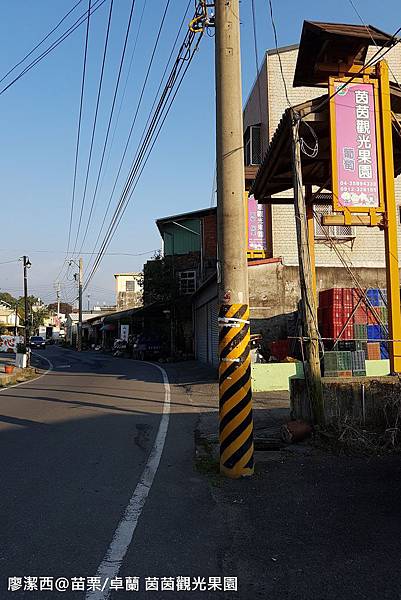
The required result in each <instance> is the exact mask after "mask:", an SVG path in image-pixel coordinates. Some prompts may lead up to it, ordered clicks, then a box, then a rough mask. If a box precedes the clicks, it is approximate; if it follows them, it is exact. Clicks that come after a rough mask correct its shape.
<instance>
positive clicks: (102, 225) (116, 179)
mask: <svg viewBox="0 0 401 600" xmlns="http://www.w3.org/2000/svg"><path fill="white" fill-rule="evenodd" d="M190 4H191V0H189V1H188V4H187V7H186V10H185V13H184V16H183V18H182V20H181V23H180V26H179V29H178V32H177V35H176V38H175V40H174V43H173V46H172V49H171V52H170V55H169V57H168V60H167V62H166V66H165V68H164V71H163V74H162V76H161V79H160V83H159V87H158V89H157V91H156V94H155V98H154V101H153V104H152V106H151V109H150V111H149V116H148V119H147V121H146V124H145V127H144V129H143V132H142V136H141V138H140V141H139V145H140V144H141V143H142V141H143V139H144V135H145V132H146V130H147V127H148V125H149V122H150V119H151V117H152V113H153V110H154V108H155V105H156V102H157V99H158V97H159V93H160V90H161V87H162V85H163V81H164V78H165V76H166V73H167V70H168V67H169V65H170V61H171V58H172V56H173V53H174V50H175V47H176V45H177V41H178V38H179V36H180V33H181V30H182V27H183V25H184V22H185V19H186V17H187V14H188V10H189V7H190ZM162 25H163V23H162V24H161V27H162ZM161 27H160V28H159V32H158V35H157V39H156V42H155V45H154V49H153V52H152V55H151V59H150V63H149V65H148V68H147V72H146V75H145V79H144V82H143V84H142V90H141V94H140V99H139V102H138V106H137V108H136V111H135V114H134V116H133V120H132V123H131V127H130V131H129V133H128V137H127V141H126V143H125V147H124V151H123V155H122V158H121V161H120V164H119V167H118V171H117V175H116V177H115V180H114V184H113V188H112V191H111V194H110V197H109V201H108V204H107V207H106V211H105V213H104V217H103V220H102V223H101V226H100V229H99V233H98V236H97V238H96V241H95V244H94V250H95V249H96V247H97V245H98V242H99V239H100V237H101V234H102V231H103V228H104V224H105V222H106V218H107V215H108V212H109V209H110V206H111V202H112V199H113V196H114V192H115V190H116V187H117V183H118V179H119V177H120V173H121V170H122V167H123V164H124V160H125V156H126V154H127V150H128V147H129V143H130V140H131V136H132V133H133V130H134V127H135V123H136V119H137V116H138V111H139V108H140V103H141V102H142V98H143V94H144V91H145V88H146V83H147V80H148V76H149V73H150V69H151V66H152V62H153V57H154V54H155V51H156V48H157V43H158V39H159V36H160V33H161ZM181 48H182V46H181ZM181 48H180V50H181ZM134 160H135V159H134ZM94 254H95V252H94ZM89 268H90V265H88V268H87V269H86V270H85V274H86V273H87V272H88V270H89Z"/></svg>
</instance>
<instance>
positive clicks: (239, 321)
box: [219, 304, 254, 479]
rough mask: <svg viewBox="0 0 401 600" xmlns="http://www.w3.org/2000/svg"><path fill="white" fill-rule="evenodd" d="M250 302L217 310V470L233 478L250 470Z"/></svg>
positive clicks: (251, 436) (251, 426)
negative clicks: (218, 455)
mask: <svg viewBox="0 0 401 600" xmlns="http://www.w3.org/2000/svg"><path fill="white" fill-rule="evenodd" d="M249 342H250V334H249V306H248V305H247V304H223V305H221V306H220V311H219V354H220V364H219V398H220V471H221V473H223V474H225V475H227V476H228V477H232V478H234V479H235V478H239V477H247V476H250V475H252V474H253V470H254V460H253V418H252V390H251V356H250V345H249Z"/></svg>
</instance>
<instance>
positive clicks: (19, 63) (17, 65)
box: [0, 0, 83, 83]
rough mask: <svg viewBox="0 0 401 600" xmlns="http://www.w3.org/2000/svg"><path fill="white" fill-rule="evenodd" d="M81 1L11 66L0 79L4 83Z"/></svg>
mask: <svg viewBox="0 0 401 600" xmlns="http://www.w3.org/2000/svg"><path fill="white" fill-rule="evenodd" d="M81 2H83V0H78V2H77V3H76V4H74V6H73V7H72V8H71V9H70V10H69V11H68V12H67V13H66V14H65V15H64V17H63V18H62V19H61V20H60V21H59V22H58V23H57V25H55V26H54V27H53V29H51V31H49V33H48V34H46V35H45V37H44V38H42V39H41V41H40V42H39V43H37V44H36V46H34V47H33V48H32V50H30V51H29V52H28V54H25V56H24V58H21V60H20V61H18V62H17V63H16V64H15V65H14V66H13V67H11V69H9V70H8V71H7V73H6V74H5V75H3V77H2V78H1V79H0V83H2V82H3V81H4V80H5V79H6V78H7V77H8V76H9V75H10V74H11V73H12V72H13V71H15V69H16V68H17V67H19V66H20V65H22V63H23V62H25V61H26V59H27V58H28V57H29V56H31V54H33V53H34V52H35V50H37V49H38V48H39V47H40V46H41V45H42V44H43V43H44V42H45V41H46V40H47V39H48V38H49V37H50V36H51V35H52V33H54V32H55V31H56V30H57V29H58V28H59V27H60V25H61V24H62V23H63V22H64V21H65V20H66V19H67V18H68V17H69V15H70V14H71V13H72V12H73V11H74V10H75V9H76V7H77V6H78V5H79V4H81Z"/></svg>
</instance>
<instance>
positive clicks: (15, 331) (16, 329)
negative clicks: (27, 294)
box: [14, 302, 18, 335]
mask: <svg viewBox="0 0 401 600" xmlns="http://www.w3.org/2000/svg"><path fill="white" fill-rule="evenodd" d="M14 319H15V321H14V335H18V328H17V321H18V302H16V303H15V317H14Z"/></svg>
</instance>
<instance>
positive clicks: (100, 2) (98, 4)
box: [0, 0, 106, 96]
mask: <svg viewBox="0 0 401 600" xmlns="http://www.w3.org/2000/svg"><path fill="white" fill-rule="evenodd" d="M105 2H106V0H95V2H94V3H93V5H92V10H91V12H90V16H91V15H93V14H94V13H95V12H96V11H97V10H98V9H99V8H100V7H101V6H102V5H103V4H104V3H105ZM87 16H89V14H88V11H86V12H85V13H84V14H83V15H81V16H80V17H79V18H78V19H77V20H76V21H75V23H74V24H73V25H71V27H69V29H67V31H65V32H64V33H63V34H62V35H61V36H60V37H58V38H57V40H55V41H54V42H52V44H50V46H49V47H48V48H47V49H46V50H44V51H43V52H42V54H39V56H38V57H36V58H35V59H34V60H33V61H32V62H31V63H29V65H28V66H27V67H25V69H24V70H23V71H21V73H20V74H19V75H17V77H15V78H14V79H13V80H12V81H11V82H10V83H9V84H7V85H6V86H5V87H4V88H3V89H2V90H0V96H1V95H2V94H4V92H6V91H7V90H8V89H9V88H10V87H11V86H12V85H14V83H16V82H17V81H19V79H21V77H23V76H24V75H26V73H28V72H29V71H30V70H31V69H33V67H35V66H36V65H37V64H38V63H39V62H41V61H42V60H43V59H44V58H45V57H46V56H47V55H48V54H50V52H52V51H53V50H54V49H55V48H57V46H59V45H60V44H61V43H62V42H64V40H66V39H67V38H68V37H69V36H70V35H71V34H72V33H73V32H74V31H75V30H76V29H78V27H79V26H80V25H82V23H84V22H85V21H86V18H87Z"/></svg>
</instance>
